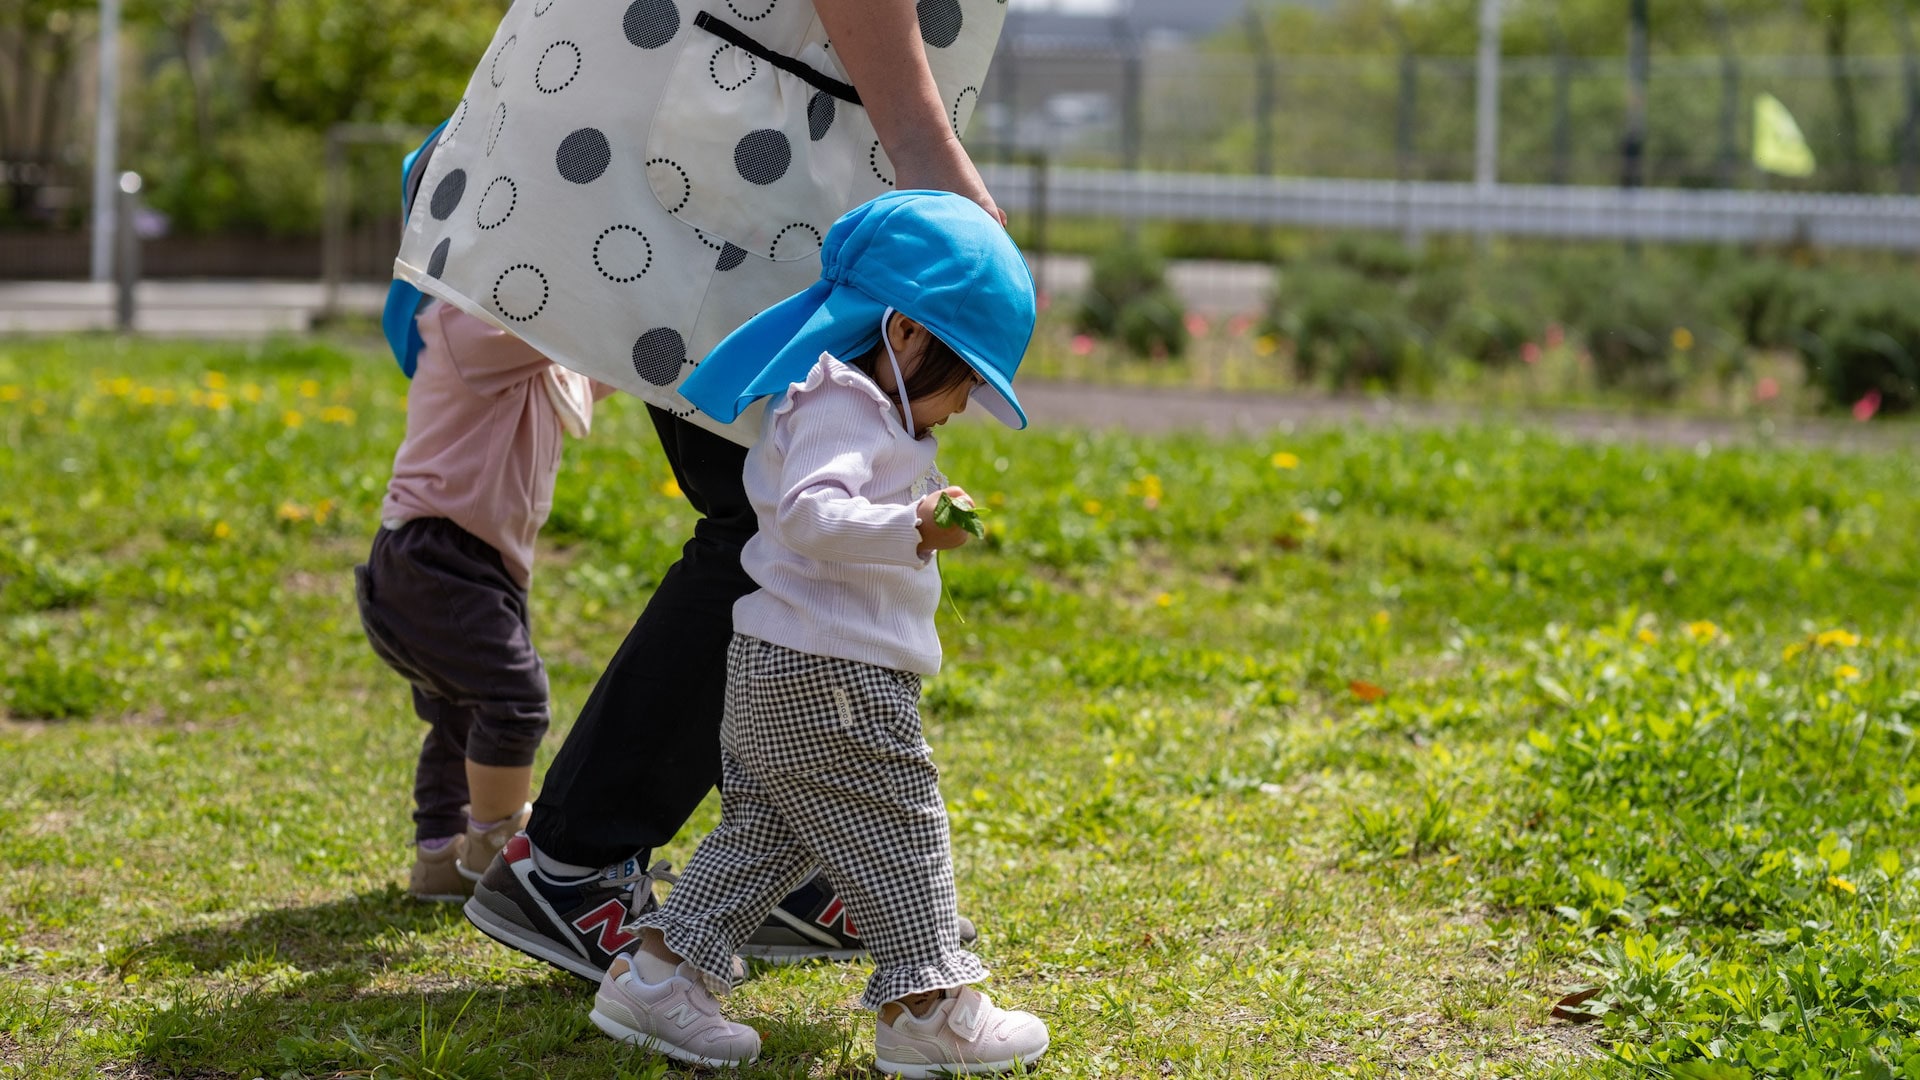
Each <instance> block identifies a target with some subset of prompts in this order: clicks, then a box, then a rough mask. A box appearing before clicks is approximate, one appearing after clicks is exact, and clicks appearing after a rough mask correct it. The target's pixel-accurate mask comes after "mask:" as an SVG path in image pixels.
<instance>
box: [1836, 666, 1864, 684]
mask: <svg viewBox="0 0 1920 1080" xmlns="http://www.w3.org/2000/svg"><path fill="white" fill-rule="evenodd" d="M1833 677H1834V678H1836V679H1845V680H1847V681H1849V682H1851V681H1852V680H1854V679H1857V678H1859V677H1860V669H1859V668H1857V667H1854V666H1853V665H1852V664H1841V665H1840V666H1839V667H1837V668H1834V669H1833Z"/></svg>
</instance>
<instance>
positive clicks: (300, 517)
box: [274, 499, 308, 521]
mask: <svg viewBox="0 0 1920 1080" xmlns="http://www.w3.org/2000/svg"><path fill="white" fill-rule="evenodd" d="M307 514H308V511H307V508H306V507H304V506H301V505H300V504H299V503H297V502H294V501H293V500H291V499H289V500H287V501H286V502H283V503H281V504H280V508H279V509H278V510H275V511H274V516H275V517H278V518H279V519H280V520H281V521H305V520H307Z"/></svg>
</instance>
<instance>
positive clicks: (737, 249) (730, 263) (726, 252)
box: [713, 241, 747, 271]
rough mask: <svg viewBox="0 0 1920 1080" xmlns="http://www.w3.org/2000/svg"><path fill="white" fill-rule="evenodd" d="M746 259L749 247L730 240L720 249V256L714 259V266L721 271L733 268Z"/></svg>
mask: <svg viewBox="0 0 1920 1080" xmlns="http://www.w3.org/2000/svg"><path fill="white" fill-rule="evenodd" d="M746 261H747V249H746V248H743V247H741V246H739V245H738V244H735V243H733V242H731V241H729V242H728V243H727V246H726V247H723V248H721V249H720V258H718V259H716V260H714V264H713V268H714V269H715V270H720V271H726V270H731V269H733V268H734V267H736V266H739V265H740V264H741V263H743V262H746Z"/></svg>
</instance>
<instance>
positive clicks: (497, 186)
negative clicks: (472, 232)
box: [473, 176, 520, 229]
mask: <svg viewBox="0 0 1920 1080" xmlns="http://www.w3.org/2000/svg"><path fill="white" fill-rule="evenodd" d="M503 184H504V185H506V186H505V187H502V186H501V185H503ZM518 205H520V188H519V187H518V185H516V184H514V182H513V181H512V180H509V179H508V178H506V177H504V176H496V177H494V178H493V180H492V182H490V183H488V184H487V190H485V191H483V192H481V193H480V205H479V206H476V207H474V209H473V223H474V224H475V225H478V226H480V227H481V228H482V229H497V228H499V227H500V226H502V225H504V224H506V223H507V219H508V218H510V217H512V216H513V209H514V207H516V206H518Z"/></svg>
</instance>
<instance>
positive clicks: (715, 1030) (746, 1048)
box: [591, 956, 760, 1068]
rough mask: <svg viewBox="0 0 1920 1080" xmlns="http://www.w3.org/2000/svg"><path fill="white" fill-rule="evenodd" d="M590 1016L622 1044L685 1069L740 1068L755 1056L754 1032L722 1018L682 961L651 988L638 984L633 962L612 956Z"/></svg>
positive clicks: (757, 1046)
mask: <svg viewBox="0 0 1920 1080" xmlns="http://www.w3.org/2000/svg"><path fill="white" fill-rule="evenodd" d="M591 1018H592V1020H593V1023H594V1026H596V1027H598V1028H599V1029H600V1030H601V1031H604V1032H606V1033H607V1034H609V1035H611V1036H613V1037H614V1038H616V1039H619V1040H620V1041H621V1042H626V1043H632V1044H633V1045H635V1046H641V1047H645V1048H647V1049H649V1050H657V1051H659V1052H660V1053H662V1054H665V1055H667V1056H668V1057H670V1058H673V1059H674V1060H675V1061H684V1062H686V1063H687V1064H689V1065H706V1066H710V1067H716V1068H720V1067H726V1066H731V1065H744V1064H746V1063H747V1062H749V1061H752V1060H753V1059H755V1058H757V1057H759V1056H760V1034H759V1032H756V1031H754V1030H753V1029H752V1028H750V1027H748V1026H746V1025H745V1024H736V1023H733V1022H732V1021H730V1020H728V1019H727V1018H726V1017H724V1016H721V1015H720V1003H719V1002H717V1001H715V1000H713V995H712V994H710V993H708V992H707V987H706V981H705V979H704V978H703V977H702V976H701V974H700V971H699V969H698V968H695V967H694V966H693V965H692V964H688V963H684V962H683V963H682V964H681V965H680V967H679V969H678V970H677V971H676V972H675V973H674V975H673V977H672V978H670V979H668V980H667V981H666V982H663V983H658V984H650V983H644V982H641V981H640V976H639V975H638V974H637V973H636V972H635V971H634V970H633V961H632V960H630V959H628V958H627V957H625V956H617V957H614V959H613V963H612V964H610V965H608V967H607V974H606V977H605V978H603V979H601V980H600V992H599V993H597V994H595V995H594V997H593V1012H592V1014H591Z"/></svg>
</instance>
